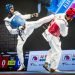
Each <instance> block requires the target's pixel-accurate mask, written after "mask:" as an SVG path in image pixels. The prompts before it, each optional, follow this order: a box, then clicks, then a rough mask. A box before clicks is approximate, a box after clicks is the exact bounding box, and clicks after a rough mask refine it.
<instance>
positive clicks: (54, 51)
mask: <svg viewBox="0 0 75 75" xmlns="http://www.w3.org/2000/svg"><path fill="white" fill-rule="evenodd" d="M74 16H75V8H69V9H68V10H67V11H66V13H60V14H56V15H54V18H53V19H52V21H51V22H50V24H49V26H48V28H47V29H46V30H45V31H44V32H43V34H42V35H43V37H44V38H45V39H46V40H47V42H48V43H49V45H50V47H51V48H50V49H49V51H48V54H47V57H46V60H45V64H44V65H43V67H44V68H45V69H46V70H47V71H49V72H59V70H58V69H57V68H58V65H59V61H60V58H61V53H62V50H61V41H60V35H61V36H63V37H66V36H67V35H68V22H70V21H72V19H73V18H74ZM46 18H47V17H46ZM45 20H47V19H45ZM49 64H50V68H48V65H49Z"/></svg>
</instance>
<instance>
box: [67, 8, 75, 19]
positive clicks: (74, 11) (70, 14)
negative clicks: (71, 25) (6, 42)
mask: <svg viewBox="0 0 75 75" xmlns="http://www.w3.org/2000/svg"><path fill="white" fill-rule="evenodd" d="M66 15H67V16H68V17H70V18H73V17H74V16H75V8H69V9H68V10H67V11H66Z"/></svg>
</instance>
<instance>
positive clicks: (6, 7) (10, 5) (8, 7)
mask: <svg viewBox="0 0 75 75" xmlns="http://www.w3.org/2000/svg"><path fill="white" fill-rule="evenodd" d="M12 7H14V6H13V5H12V4H6V6H5V9H6V12H7V13H9V12H10V9H11V8H12Z"/></svg>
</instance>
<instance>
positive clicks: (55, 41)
mask: <svg viewBox="0 0 75 75" xmlns="http://www.w3.org/2000/svg"><path fill="white" fill-rule="evenodd" d="M49 45H50V47H51V49H50V50H49V51H48V54H47V57H46V61H45V62H48V63H49V64H51V66H50V68H53V69H57V67H58V64H59V61H60V57H61V52H62V51H61V42H60V39H59V37H55V36H52V38H51V40H50V41H49Z"/></svg>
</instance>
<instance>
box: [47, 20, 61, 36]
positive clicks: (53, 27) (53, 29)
mask: <svg viewBox="0 0 75 75" xmlns="http://www.w3.org/2000/svg"><path fill="white" fill-rule="evenodd" d="M48 31H49V32H50V33H51V34H52V35H54V36H56V37H59V36H60V28H59V26H58V25H57V23H56V22H54V20H52V22H51V23H50V26H49V27H48Z"/></svg>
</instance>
